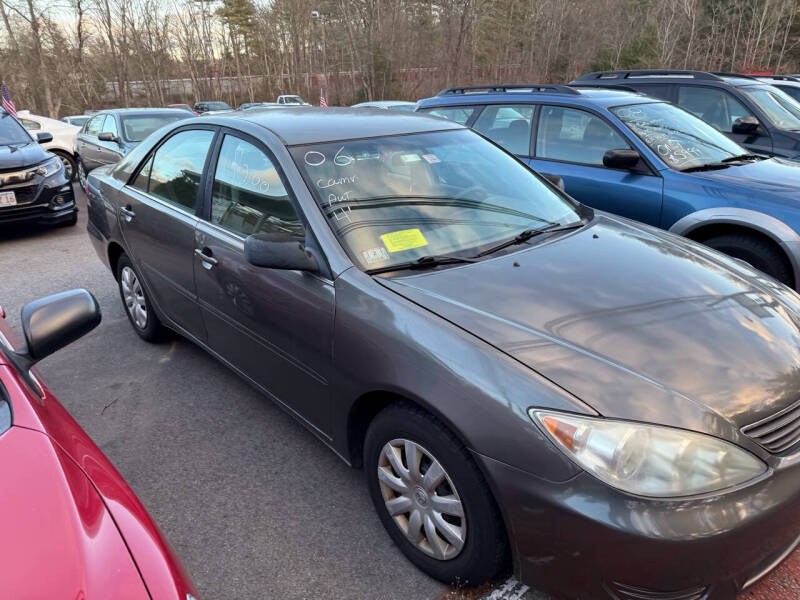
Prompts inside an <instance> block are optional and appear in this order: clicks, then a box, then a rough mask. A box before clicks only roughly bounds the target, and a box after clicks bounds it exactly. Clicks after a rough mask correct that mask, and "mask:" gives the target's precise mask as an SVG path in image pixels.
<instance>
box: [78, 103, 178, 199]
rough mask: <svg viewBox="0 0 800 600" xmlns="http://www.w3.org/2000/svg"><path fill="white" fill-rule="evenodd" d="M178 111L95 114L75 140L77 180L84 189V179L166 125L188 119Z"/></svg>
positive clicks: (133, 110) (119, 110)
mask: <svg viewBox="0 0 800 600" xmlns="http://www.w3.org/2000/svg"><path fill="white" fill-rule="evenodd" d="M191 117H192V115H191V114H190V113H189V112H188V111H186V110H183V109H178V108H115V109H109V110H103V111H100V112H98V113H97V114H95V115H94V116H93V117H92V118H91V120H90V121H88V122H87V123H86V124H84V126H83V128H82V129H81V130H80V132H79V133H78V135H77V137H76V139H75V155H76V158H77V162H78V179H79V180H80V183H81V187H82V188H83V189H84V190H85V189H86V175H87V174H88V173H90V172H91V171H92V169H95V168H97V167H99V166H102V165H109V164H113V163H115V162H117V161H119V159H120V158H122V157H123V156H125V155H126V154H127V153H128V152H130V151H131V149H132V148H133V147H135V146H136V145H137V144H138V143H139V142H141V141H142V140H143V139H145V138H146V137H147V136H148V135H150V134H151V133H153V132H154V131H155V130H156V129H160V128H161V127H163V126H164V125H166V124H168V123H172V122H173V121H179V120H181V119H187V118H191Z"/></svg>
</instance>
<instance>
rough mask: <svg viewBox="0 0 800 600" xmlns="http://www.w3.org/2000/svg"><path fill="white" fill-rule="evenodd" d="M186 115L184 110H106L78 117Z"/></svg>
mask: <svg viewBox="0 0 800 600" xmlns="http://www.w3.org/2000/svg"><path fill="white" fill-rule="evenodd" d="M100 114H102V115H109V114H114V115H185V114H186V110H185V109H183V108H106V109H104V110H100V111H98V112H96V113H95V114H93V115H78V116H85V117H94V116H95V115H100Z"/></svg>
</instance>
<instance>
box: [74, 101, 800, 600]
mask: <svg viewBox="0 0 800 600" xmlns="http://www.w3.org/2000/svg"><path fill="white" fill-rule="evenodd" d="M567 89H570V90H571V89H572V88H567ZM568 93H574V94H575V95H576V96H579V95H580V93H579V92H577V91H575V90H572V91H571V92H568ZM597 93H598V92H597V91H594V90H593V91H592V92H590V94H597ZM603 93H605V94H606V95H610V96H615V97H616V101H618V102H619V101H621V103H623V104H631V103H634V104H635V103H637V102H650V103H653V101H652V100H649V99H644V98H643V97H641V96H638V95H634V94H620V93H615V92H608V91H605V92H603ZM552 96H553V97H556V96H557V94H552ZM654 105H656V106H666V107H668V108H669V109H674V110H676V111H679V112H680V114H685V115H686V117H687V118H689V119H691V120H692V122H698V123H700V124H701V125H702V126H703V127H705V128H707V129H711V127H710V126H708V125H706V124H705V123H703V122H702V121H699V120H698V119H696V118H695V117H692V116H691V115H689V114H688V113H685V112H683V111H680V109H677V108H675V107H672V106H671V105H668V104H663V103H661V104H658V103H655V104H654ZM515 129H516V128H515ZM717 135H718V136H719V137H720V138H722V139H724V140H725V142H726V143H728V144H732V142H729V141H728V140H727V138H725V137H724V136H722V135H721V134H719V133H717ZM175 165H180V166H181V168H180V170H178V169H176V168H175ZM627 174H628V175H629V174H630V172H628V173H627ZM88 198H89V226H88V232H89V235H90V239H91V241H92V244H93V245H94V247H95V249H96V251H97V253H98V256H99V257H100V259H101V260H102V261H103V262H104V263H105V264H106V265H107V266H108V267H109V268H110V270H111V273H112V274H113V276H114V277H115V279H116V281H117V282H118V286H119V291H120V296H121V298H122V301H123V305H124V307H125V311H126V313H127V315H128V318H129V321H130V323H131V326H132V327H133V329H134V331H135V332H136V333H137V335H139V336H140V337H142V338H143V339H145V340H148V341H155V340H158V339H160V338H161V337H162V335H163V333H164V327H168V328H170V329H173V330H175V331H177V332H180V333H181V334H182V335H184V336H186V337H187V338H189V339H191V340H193V341H194V342H196V343H197V344H198V345H200V346H201V347H204V348H206V349H208V350H209V351H210V352H211V353H212V354H213V355H214V356H215V357H217V358H219V359H220V360H222V361H223V362H224V363H225V364H227V365H229V366H230V367H231V368H233V369H234V370H235V371H236V372H237V373H239V374H240V375H241V376H243V377H244V378H246V379H247V380H248V381H249V382H250V383H252V384H253V385H255V386H256V387H257V388H259V389H261V390H262V391H263V392H264V393H265V394H266V395H268V396H269V397H270V398H272V399H274V400H275V401H277V402H278V403H279V404H280V405H281V406H283V407H285V408H286V409H287V411H288V412H289V413H290V414H292V415H293V416H294V417H296V418H298V419H299V420H300V422H301V423H303V424H304V425H305V426H306V427H307V428H308V429H309V430H310V431H312V432H313V433H314V434H316V435H317V436H318V437H319V439H320V440H322V441H323V443H325V444H327V445H329V446H330V447H331V448H332V449H333V450H334V451H335V452H336V453H337V454H338V455H339V456H340V457H342V458H343V459H344V460H345V461H346V462H348V463H350V464H352V465H356V466H363V467H364V469H365V471H366V479H367V486H368V489H369V493H370V496H371V498H372V501H373V503H374V506H375V509H376V510H377V512H378V515H379V517H380V519H381V521H382V523H383V524H384V526H385V528H386V530H387V532H388V534H389V535H390V536H391V538H392V540H393V541H394V543H395V544H396V545H397V546H398V548H400V550H401V551H402V552H403V553H405V555H406V556H407V557H408V558H409V559H410V560H411V561H412V562H413V563H414V564H415V565H417V566H418V567H419V568H421V569H422V570H423V571H425V572H426V573H428V574H429V575H431V576H433V577H436V578H438V579H440V580H442V581H445V582H448V583H458V584H460V585H465V584H466V585H475V584H479V583H482V582H483V581H484V580H486V579H488V578H490V577H492V576H494V575H495V574H497V573H498V572H499V571H500V570H501V569H503V568H505V566H506V564H507V560H508V557H509V555H510V556H512V557H513V561H514V565H515V571H516V572H517V573H518V574H520V576H521V578H522V581H523V582H525V583H529V584H530V585H534V584H535V585H536V586H537V587H541V588H544V589H545V591H548V592H553V593H555V594H557V595H559V596H561V597H571V598H604V597H609V596H613V597H616V598H634V597H636V598H673V599H677V598H682V599H688V598H704V599H707V600H730V599H731V598H734V597H735V595H736V593H737V592H738V591H740V590H741V589H743V588H746V587H747V586H749V585H751V584H752V583H753V582H754V581H756V580H758V579H759V578H760V577H762V576H763V575H764V574H765V573H767V572H769V571H770V570H771V569H773V568H774V567H775V566H776V565H777V564H778V563H779V562H780V560H781V558H783V557H785V556H786V555H787V553H788V552H789V551H791V550H792V549H793V548H794V547H795V546H796V545H797V543H798V539H800V538H798V534H800V512H798V510H797V506H798V502H800V445H799V444H800V429H798V423H800V417H799V416H798V412H800V408H798V407H800V404H798V398H799V397H800V382H798V378H797V363H798V359H797V348H798V347H800V330H799V329H798V326H797V323H798V322H800V297H798V296H797V294H795V293H794V292H792V291H791V290H789V289H788V288H786V287H785V286H783V285H781V284H779V283H777V282H775V281H774V280H772V279H770V278H769V277H766V276H764V275H763V274H761V273H759V272H758V271H755V270H754V269H752V268H750V267H749V266H747V265H745V264H743V263H741V262H739V261H735V260H731V259H730V258H728V257H726V256H724V255H722V254H720V253H717V252H714V251H713V250H711V249H709V248H706V247H704V246H701V245H699V244H696V243H694V242H691V241H689V240H686V239H684V238H681V237H678V236H675V235H671V234H668V233H666V232H663V231H659V230H657V229H655V228H649V227H643V226H640V225H638V224H636V223H633V222H632V221H629V220H627V219H623V218H620V217H615V216H611V215H608V214H605V213H602V212H600V211H597V212H595V211H593V210H592V209H590V208H588V207H586V206H584V205H582V204H579V203H577V202H575V201H574V200H572V199H571V198H569V197H568V196H567V195H565V194H564V193H563V192H561V191H560V190H558V189H557V188H555V187H554V186H552V185H551V184H549V183H548V182H547V181H546V180H544V179H543V178H541V177H540V176H539V175H537V174H536V173H535V172H533V171H532V170H530V169H529V168H527V167H525V166H524V165H523V164H522V163H521V162H520V161H519V160H517V159H515V158H514V157H513V156H511V155H510V154H508V153H507V152H505V151H504V150H502V149H501V148H499V147H498V146H496V145H495V144H492V143H491V142H489V141H487V140H486V139H484V138H482V137H481V136H479V135H477V134H475V133H474V132H472V131H470V130H469V129H467V128H465V127H462V126H460V125H458V124H456V123H452V122H448V121H445V120H443V119H432V118H424V117H421V116H419V115H412V114H403V113H399V112H391V111H371V112H370V113H366V112H365V111H362V110H358V109H337V108H312V107H309V108H308V109H306V110H303V111H297V110H282V111H240V112H235V113H227V114H225V115H214V116H210V117H204V118H201V119H195V120H192V121H187V122H184V123H176V124H173V125H171V126H170V127H168V128H167V129H165V130H162V131H161V132H160V133H159V134H158V135H157V136H153V137H152V138H151V139H149V140H147V141H146V142H145V143H143V144H142V145H140V146H139V147H137V148H136V149H135V150H134V151H133V152H131V153H130V154H129V155H128V156H127V157H126V158H125V159H124V160H123V161H122V162H120V163H119V164H118V165H116V166H114V167H105V168H102V169H98V170H96V171H95V172H93V173H92V174H91V175H90V177H89V195H88ZM298 477H303V474H302V473H298ZM343 535H346V533H345V534H343ZM610 549H611V550H610Z"/></svg>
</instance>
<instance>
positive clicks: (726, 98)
mask: <svg viewBox="0 0 800 600" xmlns="http://www.w3.org/2000/svg"><path fill="white" fill-rule="evenodd" d="M678 105H679V106H681V107H683V108H685V109H686V110H688V111H689V112H691V113H693V114H695V115H696V116H698V117H700V118H701V119H703V121H705V122H706V123H710V124H711V125H713V126H714V127H716V128H717V129H719V130H720V131H722V132H724V133H731V132H732V131H733V122H734V121H735V120H736V119H738V118H740V117H752V116H753V113H751V112H750V111H749V110H747V108H745V106H744V105H743V104H742V103H741V102H739V101H738V100H737V99H736V98H734V97H733V95H732V94H731V93H730V92H727V91H725V90H721V89H717V88H710V87H704V86H699V85H682V86H680V88H679V89H678Z"/></svg>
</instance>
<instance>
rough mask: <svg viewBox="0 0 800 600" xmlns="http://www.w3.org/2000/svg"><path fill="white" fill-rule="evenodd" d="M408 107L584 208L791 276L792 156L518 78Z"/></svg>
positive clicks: (613, 96) (798, 194) (621, 97)
mask: <svg viewBox="0 0 800 600" xmlns="http://www.w3.org/2000/svg"><path fill="white" fill-rule="evenodd" d="M417 110H418V111H420V112H425V113H428V114H430V115H434V116H439V117H445V118H448V119H451V120H454V121H458V122H459V123H462V124H465V125H468V126H470V127H472V128H473V129H475V130H476V131H478V132H479V133H481V134H483V135H484V136H486V137H487V138H489V139H491V140H492V141H494V142H495V143H496V144H498V145H500V146H502V147H504V148H505V149H506V150H508V151H509V152H511V153H513V154H515V155H516V156H517V157H518V158H519V159H520V160H522V161H523V162H525V163H526V164H528V165H529V166H531V167H532V168H533V169H534V170H536V171H538V172H540V173H541V174H543V175H545V176H549V177H550V178H551V179H553V178H554V177H560V178H561V180H563V183H564V188H565V190H566V192H567V193H568V194H570V195H571V196H572V197H574V198H575V199H577V200H579V201H580V202H583V203H584V204H587V205H589V206H592V207H594V208H597V209H600V210H605V211H609V212H612V213H616V214H619V215H622V216H625V217H629V218H631V219H636V220H637V221H641V222H643V223H647V224H649V225H653V226H656V227H660V228H662V229H667V230H669V231H671V232H674V233H677V234H680V235H683V236H686V237H688V238H691V239H693V240H696V241H699V242H702V243H704V244H706V245H708V246H710V247H712V248H715V249H717V250H719V251H721V252H724V253H726V254H728V255H730V256H733V257H735V258H738V259H741V260H744V261H746V262H748V263H750V264H751V265H753V266H755V267H756V268H758V269H760V270H761V271H763V272H765V273H767V274H768V275H771V276H772V277H774V278H775V279H778V280H779V281H782V282H783V283H786V284H787V285H790V286H792V287H795V288H797V286H798V283H800V234H798V232H800V163H798V162H794V161H790V160H786V159H782V158H770V159H767V158H765V157H764V156H761V155H754V154H750V153H748V151H747V150H745V149H744V148H743V147H741V146H739V145H738V144H737V143H736V142H734V141H733V140H731V139H729V138H728V137H726V136H725V135H723V134H722V133H720V132H719V131H718V130H717V129H715V128H714V127H712V126H711V125H709V124H708V123H706V122H705V121H702V120H701V119H699V118H698V117H696V116H694V115H693V114H691V113H689V112H687V111H685V110H683V109H682V108H680V107H678V106H675V105H674V104H671V103H669V102H664V101H660V100H658V99H656V98H651V97H648V96H645V95H643V94H639V93H636V92H630V91H624V90H616V89H604V88H581V87H573V86H563V85H547V86H530V85H528V86H489V87H461V88H449V89H445V90H443V91H442V92H440V93H439V95H437V96H435V97H433V98H428V99H425V100H421V101H420V102H419V104H418V109H417Z"/></svg>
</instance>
